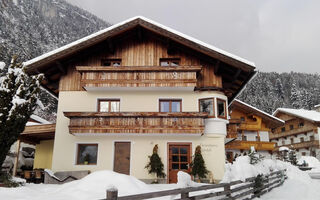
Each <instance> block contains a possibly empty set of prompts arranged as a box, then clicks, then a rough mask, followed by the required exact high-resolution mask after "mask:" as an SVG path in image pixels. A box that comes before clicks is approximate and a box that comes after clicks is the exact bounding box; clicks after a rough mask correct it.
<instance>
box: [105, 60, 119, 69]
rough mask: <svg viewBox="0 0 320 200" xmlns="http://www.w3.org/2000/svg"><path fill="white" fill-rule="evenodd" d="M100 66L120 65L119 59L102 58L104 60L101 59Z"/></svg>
mask: <svg viewBox="0 0 320 200" xmlns="http://www.w3.org/2000/svg"><path fill="white" fill-rule="evenodd" d="M101 66H108V67H118V66H121V59H104V60H101Z"/></svg>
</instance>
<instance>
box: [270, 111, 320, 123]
mask: <svg viewBox="0 0 320 200" xmlns="http://www.w3.org/2000/svg"><path fill="white" fill-rule="evenodd" d="M279 112H283V113H286V114H289V115H293V116H296V117H300V118H303V119H306V120H309V121H313V122H320V112H317V111H314V110H305V109H292V108H278V109H277V110H276V111H275V112H274V113H273V115H274V116H276V115H277V114H278V113H279Z"/></svg>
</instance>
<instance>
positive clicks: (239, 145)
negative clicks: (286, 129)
mask: <svg viewBox="0 0 320 200" xmlns="http://www.w3.org/2000/svg"><path fill="white" fill-rule="evenodd" d="M252 146H253V147H254V148H255V150H258V151H259V150H260V151H261V150H265V151H272V150H274V148H275V143H274V142H258V141H240V140H234V141H232V142H230V143H228V144H226V145H225V147H226V149H238V150H249V149H250V148H251V147H252Z"/></svg>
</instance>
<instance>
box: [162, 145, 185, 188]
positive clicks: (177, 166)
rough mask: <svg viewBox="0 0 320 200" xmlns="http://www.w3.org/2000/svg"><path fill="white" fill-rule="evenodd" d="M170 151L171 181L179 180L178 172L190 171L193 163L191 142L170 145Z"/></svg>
mask: <svg viewBox="0 0 320 200" xmlns="http://www.w3.org/2000/svg"><path fill="white" fill-rule="evenodd" d="M168 152H169V157H168V158H169V162H168V163H169V166H168V169H169V173H168V174H169V183H176V182H177V173H178V172H179V171H184V172H187V173H189V172H190V171H191V169H190V163H191V144H190V143H188V144H186V143H181V144H180V143H175V144H169V145H168Z"/></svg>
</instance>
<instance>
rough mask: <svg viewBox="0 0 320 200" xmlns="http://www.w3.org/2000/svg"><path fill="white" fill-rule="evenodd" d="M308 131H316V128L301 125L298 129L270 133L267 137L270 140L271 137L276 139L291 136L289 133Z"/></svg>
mask: <svg viewBox="0 0 320 200" xmlns="http://www.w3.org/2000/svg"><path fill="white" fill-rule="evenodd" d="M309 132H314V133H317V132H318V130H317V129H314V128H310V127H302V128H298V129H292V130H288V131H285V132H277V133H270V134H269V138H270V140H272V139H278V138H282V137H287V136H291V135H298V134H304V133H309Z"/></svg>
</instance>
